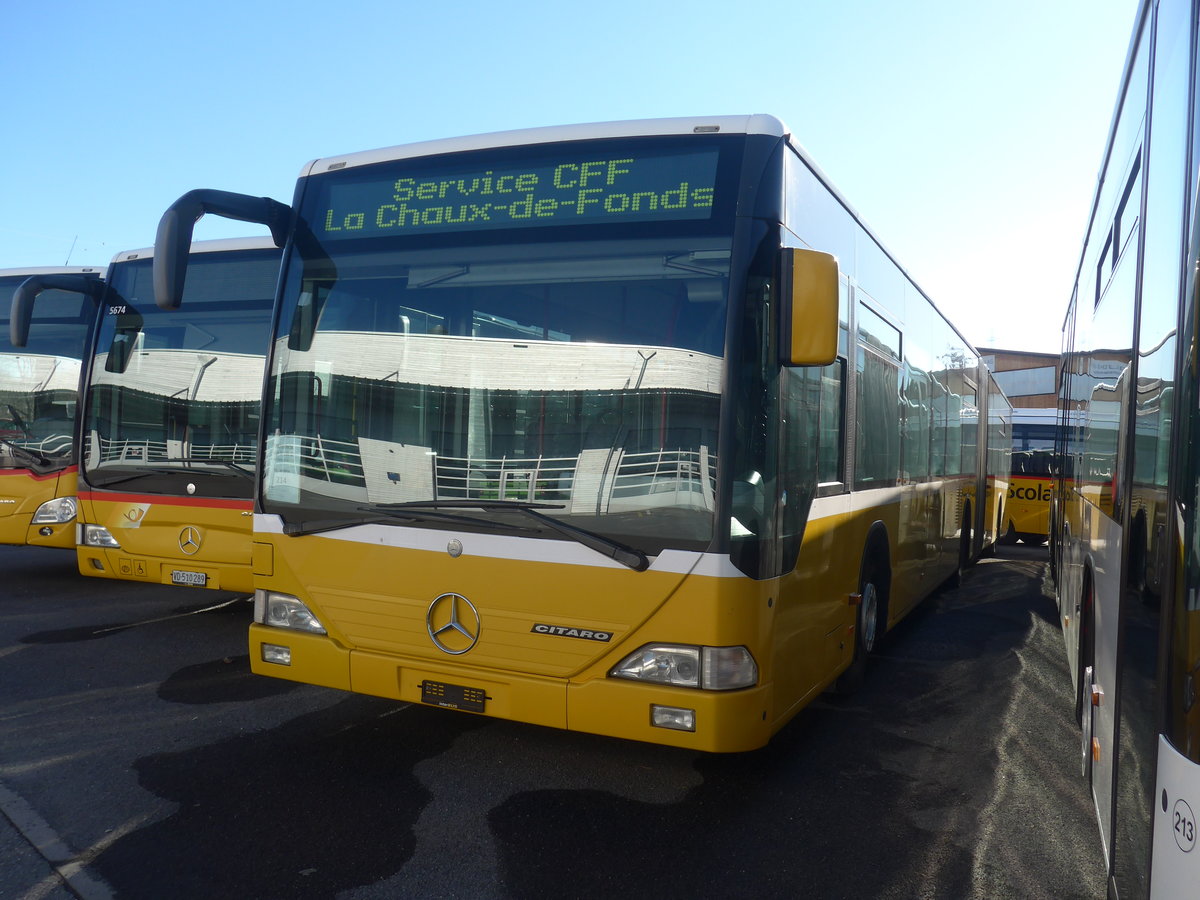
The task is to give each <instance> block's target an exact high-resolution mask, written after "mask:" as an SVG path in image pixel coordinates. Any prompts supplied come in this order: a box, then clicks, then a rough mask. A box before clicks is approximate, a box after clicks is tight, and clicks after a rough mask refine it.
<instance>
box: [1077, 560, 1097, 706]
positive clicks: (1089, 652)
mask: <svg viewBox="0 0 1200 900" xmlns="http://www.w3.org/2000/svg"><path fill="white" fill-rule="evenodd" d="M1095 602H1096V596H1095V589H1094V588H1093V587H1092V578H1091V573H1090V572H1089V573H1087V574H1086V575H1085V576H1084V583H1083V596H1082V597H1081V598H1080V601H1079V607H1080V608H1079V657H1078V663H1077V665H1078V677H1077V679H1076V683H1077V686H1076V689H1075V723H1076V724H1077V725H1079V726H1080V727H1082V726H1083V716H1084V713H1085V712H1086V710H1087V703H1089V702H1090V698H1089V697H1087V696H1085V695H1086V694H1087V685H1086V684H1084V673H1085V672H1086V671H1087V670H1088V669H1090V668H1091V667H1092V666H1094V665H1095V664H1096V637H1095V626H1094V624H1093V622H1092V619H1093V617H1094V615H1095V613H1094V610H1093V604H1094V603H1095Z"/></svg>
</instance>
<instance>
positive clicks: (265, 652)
mask: <svg viewBox="0 0 1200 900" xmlns="http://www.w3.org/2000/svg"><path fill="white" fill-rule="evenodd" d="M262 659H263V662H269V663H275V665H277V666H290V665H291V664H292V648H291V647H285V646H283V645H282V644H263V645H262Z"/></svg>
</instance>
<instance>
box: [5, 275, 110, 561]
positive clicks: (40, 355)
mask: <svg viewBox="0 0 1200 900" xmlns="http://www.w3.org/2000/svg"><path fill="white" fill-rule="evenodd" d="M102 274H103V273H102V271H101V270H100V269H98V268H89V267H86V266H59V267H38V268H28V269H0V329H2V330H3V333H4V337H3V338H0V340H3V341H5V342H7V345H6V346H3V347H0V544H29V545H35V546H40V547H60V548H70V547H74V546H75V508H76V501H75V489H76V485H75V475H76V472H77V471H78V467H77V458H76V445H75V412H76V409H77V408H78V402H79V381H80V372H81V362H82V360H83V357H84V354H85V353H86V350H87V346H88V339H89V335H90V332H91V329H92V327H93V324H94V323H95V320H96V309H97V304H96V297H97V296H98V292H97V290H96V289H97V288H99V287H100V286H101V284H102V282H101V280H100V276H101V275H102ZM28 278H37V279H40V280H42V281H43V283H44V284H45V285H46V286H47V287H46V290H47V293H46V295H45V296H44V298H43V301H42V304H41V306H40V308H39V310H38V315H37V316H36V317H35V318H33V319H32V320H30V321H28V322H26V325H25V332H24V333H22V334H16V335H14V334H13V331H12V327H11V326H12V324H13V319H14V317H13V316H12V315H11V310H12V305H13V303H12V301H13V295H14V294H15V293H16V290H17V288H18V287H19V286H20V285H21V284H22V283H23V282H24V281H25V280H26V279H28ZM75 279H79V282H80V283H83V284H87V285H91V286H92V291H91V294H90V296H89V294H87V293H83V294H80V293H76V292H74V291H73V290H72V291H62V290H58V289H55V288H54V287H53V285H54V284H55V283H58V282H66V283H70V284H72V285H74V284H75V283H76V282H75ZM16 341H20V343H19V344H17V343H15V342H16Z"/></svg>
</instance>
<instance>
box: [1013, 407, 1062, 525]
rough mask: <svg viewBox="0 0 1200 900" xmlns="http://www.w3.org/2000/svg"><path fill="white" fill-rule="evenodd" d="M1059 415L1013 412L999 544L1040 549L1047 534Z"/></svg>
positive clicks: (1040, 411) (1016, 410) (1046, 410)
mask: <svg viewBox="0 0 1200 900" xmlns="http://www.w3.org/2000/svg"><path fill="white" fill-rule="evenodd" d="M1057 420H1058V414H1057V412H1056V411H1055V410H1053V409H1026V408H1019V409H1014V410H1013V419H1012V436H1013V445H1012V480H1011V481H1010V482H1009V485H1008V503H1007V509H1008V516H1007V525H1006V527H1005V528H1004V531H1003V537H1002V541H1003V542H1004V543H1007V544H1015V543H1016V542H1017V541H1021V542H1022V543H1024V544H1034V545H1040V544H1044V543H1046V537H1047V535H1049V534H1050V497H1051V496H1052V494H1053V487H1054V484H1053V481H1052V475H1051V467H1052V464H1053V462H1054V436H1055V427H1056V423H1057Z"/></svg>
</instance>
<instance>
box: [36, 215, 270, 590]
mask: <svg viewBox="0 0 1200 900" xmlns="http://www.w3.org/2000/svg"><path fill="white" fill-rule="evenodd" d="M152 257H153V250H151V249H146V250H135V251H129V252H124V253H119V254H118V255H117V256H116V257H115V258H114V260H113V262H112V264H111V266H110V267H109V270H108V275H107V278H106V290H105V292H104V294H103V299H102V308H101V310H100V319H99V322H98V324H97V327H96V333H95V339H94V341H93V346H92V349H91V351H90V353H89V354H88V356H89V358H88V360H87V364H86V366H85V371H84V388H83V413H82V415H81V416H80V423H79V436H78V440H79V444H80V448H81V456H82V461H81V466H80V471H79V534H78V537H77V548H76V552H77V554H78V559H79V570H80V572H82V573H83V574H84V575H89V576H94V577H99V578H116V579H125V580H131V581H147V582H154V583H163V584H177V585H184V586H190V587H201V588H212V589H220V590H228V591H243V592H247V593H248V592H250V591H251V590H253V585H252V578H251V575H250V554H251V540H250V534H251V527H252V515H253V504H252V499H251V498H252V489H253V484H254V469H255V466H256V465H257V461H258V453H257V449H256V448H257V442H258V432H259V427H258V424H259V423H258V419H259V405H260V396H261V393H262V380H263V371H264V358H265V351H266V348H267V345H268V343H269V341H270V317H271V306H272V302H273V298H274V294H275V284H276V282H277V280H278V276H279V259H280V253H279V250H278V249H277V248H276V247H275V246H274V244H273V243H272V242H271V240H270V239H269V238H261V237H255V238H248V239H235V240H221V241H199V242H197V243H196V244H195V246H193V247H192V248H191V263H190V266H189V269H188V281H187V287H186V294H185V295H186V297H187V301H188V305H187V309H186V311H185V312H184V313H182V314H178V313H177V314H169V313H166V312H163V311H162V310H160V309H159V308H158V307H157V306H156V305H155V303H154V296H153V293H154V292H153V287H152ZM38 288H39V285H38V284H37V283H36V282H31V283H29V284H28V285H27V286H26V287H24V288H23V289H22V291H23V293H25V294H26V295H27V296H28V297H29V300H28V301H27V306H28V307H30V308H34V307H35V306H36V308H38V309H39V310H40V308H41V305H42V304H43V303H44V301H45V295H44V294H43V295H41V296H38V295H37V292H38ZM34 297H37V300H36V304H35V303H34V300H33V298H34Z"/></svg>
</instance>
